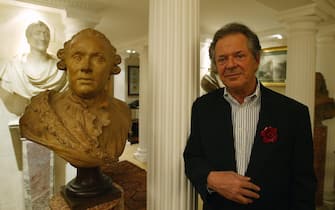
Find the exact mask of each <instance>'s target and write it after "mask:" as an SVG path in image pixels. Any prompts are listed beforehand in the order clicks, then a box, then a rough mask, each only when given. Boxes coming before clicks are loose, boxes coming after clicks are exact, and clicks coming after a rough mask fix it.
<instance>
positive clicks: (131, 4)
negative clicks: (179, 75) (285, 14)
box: [0, 0, 315, 43]
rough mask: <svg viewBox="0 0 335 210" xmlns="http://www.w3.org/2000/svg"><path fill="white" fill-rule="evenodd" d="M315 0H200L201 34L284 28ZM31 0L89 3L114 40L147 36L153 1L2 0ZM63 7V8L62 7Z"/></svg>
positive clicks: (31, 0) (62, 4) (45, 3)
mask: <svg viewBox="0 0 335 210" xmlns="http://www.w3.org/2000/svg"><path fill="white" fill-rule="evenodd" d="M314 1H315V0H234V1H231V0H200V37H201V38H211V37H212V35H213V33H214V32H215V31H216V30H217V29H218V28H220V27H221V26H222V25H224V24H226V23H228V22H233V21H234V22H242V23H244V24H246V25H248V26H249V27H250V28H251V29H253V30H254V31H255V32H257V33H260V32H264V31H268V30H271V29H276V28H282V27H283V26H282V25H281V23H279V22H278V21H277V19H278V13H279V12H280V11H283V10H287V9H291V8H295V7H300V6H303V5H307V4H311V3H313V2H314ZM0 2H28V3H34V4H38V5H43V6H51V7H56V8H60V9H64V8H66V7H68V6H69V5H70V6H75V7H81V5H89V6H88V7H87V8H85V9H86V10H92V11H93V12H95V13H97V15H99V16H101V17H102V19H101V20H100V23H99V24H98V25H97V27H96V28H97V29H98V30H100V31H102V32H103V33H105V34H106V35H107V36H108V37H109V38H110V39H112V40H113V42H114V43H127V42H131V41H133V40H141V39H143V38H146V37H147V34H148V25H149V24H148V20H149V0H95V1H90V0H67V1H64V0H0ZM62 7H63V8H62Z"/></svg>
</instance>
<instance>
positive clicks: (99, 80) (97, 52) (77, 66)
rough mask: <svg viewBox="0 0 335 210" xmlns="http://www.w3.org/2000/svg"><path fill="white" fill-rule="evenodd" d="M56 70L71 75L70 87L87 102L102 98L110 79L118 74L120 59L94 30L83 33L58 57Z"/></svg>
mask: <svg viewBox="0 0 335 210" xmlns="http://www.w3.org/2000/svg"><path fill="white" fill-rule="evenodd" d="M57 56H58V58H60V59H61V61H60V62H58V64H57V67H58V68H59V69H62V70H66V71H67V73H68V80H69V87H70V89H71V90H72V91H73V92H74V94H76V95H77V96H79V97H81V98H85V99H89V98H94V97H97V96H99V95H100V94H103V92H104V91H105V88H106V86H107V85H108V81H109V78H110V75H112V74H118V73H119V72H120V68H119V67H118V66H117V65H118V64H119V63H120V62H121V57H120V56H119V55H117V54H116V49H115V48H114V47H113V46H112V45H111V43H110V42H109V40H108V39H107V38H106V37H105V36H104V35H103V34H102V33H100V32H98V31H96V30H94V29H84V30H82V31H80V32H79V33H77V34H76V35H74V36H73V37H72V38H71V40H69V41H67V42H65V44H64V48H63V49H60V50H59V51H58V53H57Z"/></svg>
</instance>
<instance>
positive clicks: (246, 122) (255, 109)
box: [224, 82, 261, 175]
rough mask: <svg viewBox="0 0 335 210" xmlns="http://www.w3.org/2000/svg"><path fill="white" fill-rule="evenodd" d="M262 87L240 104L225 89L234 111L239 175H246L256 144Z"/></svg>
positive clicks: (226, 96) (233, 119) (233, 120)
mask: <svg viewBox="0 0 335 210" xmlns="http://www.w3.org/2000/svg"><path fill="white" fill-rule="evenodd" d="M260 93H261V92H260V85H259V82H258V84H257V88H256V90H255V92H254V93H253V94H251V95H250V96H248V97H246V98H245V99H244V102H243V103H242V104H239V103H238V102H237V100H235V99H234V98H233V97H232V96H231V95H230V94H229V93H228V92H227V89H225V92H224V98H225V99H226V100H227V101H228V102H229V104H230V105H231V109H232V113H231V114H232V123H233V134H234V140H235V141H234V144H235V156H236V157H235V158H236V167H237V173H238V174H240V175H244V174H245V172H246V170H247V168H248V164H249V160H250V155H251V148H252V145H253V143H254V137H255V134H256V129H257V123H258V118H259V111H260V108H261V94H260Z"/></svg>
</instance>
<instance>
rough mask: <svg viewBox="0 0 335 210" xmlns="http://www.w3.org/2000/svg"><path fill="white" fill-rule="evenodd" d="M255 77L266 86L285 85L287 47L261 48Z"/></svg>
mask: <svg viewBox="0 0 335 210" xmlns="http://www.w3.org/2000/svg"><path fill="white" fill-rule="evenodd" d="M262 51H263V52H262V56H261V61H260V64H259V67H258V71H257V74H256V75H257V78H258V79H259V80H260V81H261V82H262V83H263V84H264V85H267V86H285V80H286V63H287V47H286V46H281V47H272V48H265V49H263V50H262Z"/></svg>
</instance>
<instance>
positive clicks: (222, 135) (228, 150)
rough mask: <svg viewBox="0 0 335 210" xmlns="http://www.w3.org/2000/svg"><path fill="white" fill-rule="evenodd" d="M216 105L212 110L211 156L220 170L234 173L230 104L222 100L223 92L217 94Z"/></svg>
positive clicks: (234, 162) (234, 161)
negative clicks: (213, 127)
mask: <svg viewBox="0 0 335 210" xmlns="http://www.w3.org/2000/svg"><path fill="white" fill-rule="evenodd" d="M217 100H218V103H214V104H215V108H214V109H213V110H212V112H213V113H215V115H218V117H215V118H213V119H216V122H215V123H214V124H215V129H214V130H215V131H214V133H215V135H216V136H215V137H214V139H215V141H216V143H215V144H212V145H213V146H214V147H213V148H212V149H211V151H215V153H216V154H213V155H214V156H215V157H218V158H216V159H217V161H218V162H217V164H218V165H220V170H233V171H236V160H235V147H234V137H233V126H232V119H231V107H230V104H229V103H228V102H227V101H226V100H225V99H224V97H223V91H220V92H219V95H218V96H217ZM218 113H219V114H218Z"/></svg>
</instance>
